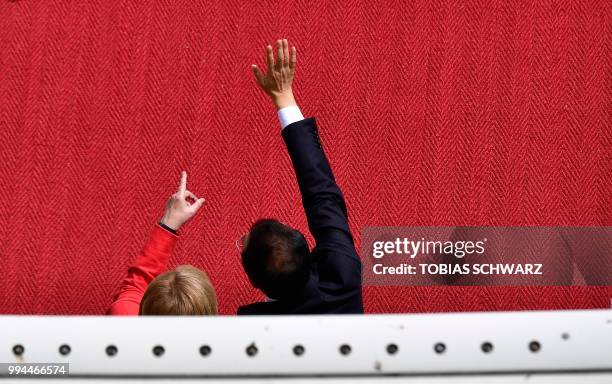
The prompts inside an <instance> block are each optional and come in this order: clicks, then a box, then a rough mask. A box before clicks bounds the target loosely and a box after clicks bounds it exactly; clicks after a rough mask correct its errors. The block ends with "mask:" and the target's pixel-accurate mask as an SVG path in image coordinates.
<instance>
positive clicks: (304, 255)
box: [238, 40, 363, 315]
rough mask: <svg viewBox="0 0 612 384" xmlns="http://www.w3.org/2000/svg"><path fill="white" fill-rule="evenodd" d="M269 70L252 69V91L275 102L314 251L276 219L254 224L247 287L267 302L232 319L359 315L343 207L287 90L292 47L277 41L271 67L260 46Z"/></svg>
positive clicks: (356, 271) (246, 258)
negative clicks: (255, 88)
mask: <svg viewBox="0 0 612 384" xmlns="http://www.w3.org/2000/svg"><path fill="white" fill-rule="evenodd" d="M266 55H267V64H268V71H267V73H266V74H263V73H262V71H261V70H259V68H258V67H257V66H255V65H253V73H254V75H255V78H256V80H257V83H258V84H259V86H260V87H261V88H262V89H263V90H264V91H265V92H266V93H267V94H268V95H269V96H270V98H271V99H272V101H273V102H274V104H275V106H276V108H277V110H278V116H279V119H280V122H281V126H282V135H283V139H284V140H285V144H286V145H287V150H288V152H289V156H290V157H291V161H292V163H293V168H294V169H295V173H296V176H297V181H298V185H299V187H300V192H301V194H302V203H303V205H304V210H305V211H306V217H307V219H308V227H309V229H310V232H311V233H312V235H313V237H314V239H315V241H316V245H315V247H314V249H313V250H312V252H311V251H310V250H309V249H308V244H307V243H306V239H305V238H304V236H303V235H302V234H301V233H300V232H299V231H297V230H295V229H293V228H291V227H289V226H286V225H284V224H282V223H280V222H279V221H277V220H271V219H265V220H260V221H258V222H256V223H255V224H253V226H252V227H251V230H250V232H249V233H248V234H247V235H245V236H243V238H242V239H241V240H240V244H239V245H240V246H241V247H242V264H243V266H244V269H245V271H246V273H247V275H248V276H249V279H250V280H251V283H252V284H253V285H254V286H255V287H256V288H258V289H260V290H261V291H263V292H264V293H265V294H266V296H267V297H268V298H269V300H268V301H266V302H260V303H254V304H250V305H246V306H243V307H240V308H239V309H238V314H239V315H271V314H323V313H363V302H362V295H361V261H360V259H359V256H358V255H357V252H356V251H355V245H354V243H353V237H352V235H351V231H350V229H349V225H348V220H347V212H346V204H345V203H344V198H343V196H342V192H341V191H340V189H339V188H338V185H337V184H336V181H335V180H334V176H333V174H332V171H331V168H330V166H329V163H328V161H327V158H326V157H325V153H324V152H323V147H322V146H321V142H320V140H319V134H318V131H317V124H316V121H315V119H314V118H308V119H304V117H303V116H302V113H301V112H300V109H299V108H298V106H297V104H296V102H295V99H294V97H293V93H292V90H291V84H292V82H293V75H294V72H295V67H296V50H295V47H292V48H291V51H290V50H289V46H288V43H287V40H278V41H277V48H276V61H275V60H274V52H273V49H272V46H268V47H266Z"/></svg>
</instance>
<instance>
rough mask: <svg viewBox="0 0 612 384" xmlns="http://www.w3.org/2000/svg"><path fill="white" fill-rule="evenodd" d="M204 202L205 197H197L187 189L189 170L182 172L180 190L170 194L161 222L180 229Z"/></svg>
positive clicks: (176, 229)
mask: <svg viewBox="0 0 612 384" xmlns="http://www.w3.org/2000/svg"><path fill="white" fill-rule="evenodd" d="M202 204H204V198H199V199H198V198H197V197H196V195H194V194H193V193H192V192H191V191H189V190H188V189H187V172H185V171H183V172H181V181H180V183H179V188H178V191H177V192H176V193H175V194H173V195H172V196H170V199H168V203H167V204H166V211H165V212H164V217H162V219H161V223H162V224H164V225H166V226H168V227H170V228H172V229H174V230H175V231H178V230H179V228H181V226H183V224H185V223H186V222H188V221H189V219H191V218H192V217H193V216H194V215H195V214H196V212H197V211H198V209H200V207H201V206H202Z"/></svg>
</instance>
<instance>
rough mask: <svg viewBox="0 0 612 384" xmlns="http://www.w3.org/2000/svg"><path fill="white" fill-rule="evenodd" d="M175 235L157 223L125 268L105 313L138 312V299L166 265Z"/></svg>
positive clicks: (128, 313)
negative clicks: (116, 292)
mask: <svg viewBox="0 0 612 384" xmlns="http://www.w3.org/2000/svg"><path fill="white" fill-rule="evenodd" d="M177 239H178V236H177V235H175V234H173V233H170V232H169V231H167V230H165V229H163V228H162V227H160V226H159V224H158V225H156V226H155V228H154V229H153V232H152V233H151V236H150V237H149V241H148V242H147V244H146V245H145V247H144V249H143V250H142V252H141V253H140V255H138V257H137V258H136V261H135V262H134V264H133V265H132V266H131V267H130V268H129V269H128V275H127V277H126V278H125V280H123V283H121V287H120V288H119V293H118V294H117V295H116V296H115V299H114V300H113V303H112V304H111V306H110V309H109V310H108V314H109V315H134V316H135V315H138V312H139V311H140V301H141V300H142V296H143V295H144V293H145V290H146V289H147V286H148V285H149V283H150V282H151V281H152V280H153V279H154V278H156V277H157V276H158V275H159V274H161V273H163V272H164V271H165V270H166V264H167V263H168V259H169V258H170V254H171V253H172V248H174V244H175V243H176V240H177Z"/></svg>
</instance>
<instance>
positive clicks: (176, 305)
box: [140, 265, 217, 315]
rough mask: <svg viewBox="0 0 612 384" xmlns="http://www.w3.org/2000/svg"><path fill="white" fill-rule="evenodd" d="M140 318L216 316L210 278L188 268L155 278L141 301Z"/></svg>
mask: <svg viewBox="0 0 612 384" xmlns="http://www.w3.org/2000/svg"><path fill="white" fill-rule="evenodd" d="M140 314H141V315H216V314H217V295H216V294H215V289H214V288H213V286H212V284H211V282H210V279H209V278H208V276H207V275H206V273H204V272H203V271H201V270H199V269H198V268H195V267H193V266H191V265H181V266H179V267H177V268H176V269H175V270H174V271H169V272H166V273H164V274H162V275H159V276H157V277H156V278H155V279H154V280H153V281H152V282H151V283H150V284H149V286H148V287H147V290H146V291H145V293H144V295H143V297H142V301H141V302H140Z"/></svg>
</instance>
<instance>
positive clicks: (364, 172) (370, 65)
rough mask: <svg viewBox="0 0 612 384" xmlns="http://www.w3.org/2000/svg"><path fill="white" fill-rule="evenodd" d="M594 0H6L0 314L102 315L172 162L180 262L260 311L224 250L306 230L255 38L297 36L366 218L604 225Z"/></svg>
mask: <svg viewBox="0 0 612 384" xmlns="http://www.w3.org/2000/svg"><path fill="white" fill-rule="evenodd" d="M611 16H612V6H611V5H610V2H607V1H603V0H602V1H588V0H587V1H580V0H576V1H533V2H531V3H528V2H525V1H506V0H498V1H464V2H455V1H447V2H445V1H419V2H412V1H403V0H397V1H381V2H379V3H378V4H376V3H372V2H371V1H365V0H363V1H357V0H351V1H347V0H344V1H325V2H319V3H318V4H315V3H313V2H310V1H295V2H291V3H290V4H289V3H287V2H285V1H276V2H272V1H267V2H250V1H244V0H231V1H219V2H216V4H215V2H195V1H151V2H145V1H138V2H136V1H133V2H128V1H99V2H93V1H33V0H14V1H6V0H3V1H0V142H1V145H2V148H1V149H2V150H1V151H0V164H1V166H0V180H2V184H1V187H0V258H1V263H0V268H1V271H0V273H1V275H0V276H1V277H0V311H1V312H2V313H47V314H71V313H75V314H77V313H80V314H99V313H103V312H104V311H105V310H106V308H107V307H108V305H109V303H110V300H111V295H112V293H113V292H114V291H115V289H116V288H117V286H118V284H119V282H120V281H121V279H122V277H123V276H124V274H125V272H126V269H127V266H128V264H129V263H130V261H131V260H132V259H133V257H134V256H135V255H136V253H137V252H138V250H139V248H141V247H142V246H143V244H144V241H145V239H146V237H147V236H148V232H149V231H150V229H151V227H152V225H153V224H154V223H155V221H156V220H157V219H158V218H159V217H160V215H161V213H162V210H163V206H164V203H165V199H166V198H167V197H168V196H169V195H170V194H171V193H172V192H173V191H174V189H175V188H176V185H177V181H178V175H179V171H180V170H182V169H186V170H187V171H188V172H189V188H190V189H192V190H193V191H194V192H195V193H196V194H199V195H203V196H205V197H206V199H207V203H206V205H205V207H204V208H203V209H202V210H201V213H200V214H199V216H198V217H197V218H195V219H194V221H193V222H192V223H190V224H189V225H188V227H186V228H185V230H184V232H183V236H182V239H181V241H180V243H179V245H178V248H177V249H176V252H175V253H174V256H173V259H172V261H173V264H177V263H181V264H183V263H191V264H194V265H197V266H200V267H202V268H204V269H205V270H207V271H208V272H209V274H210V275H211V278H212V279H213V282H214V284H215V285H216V287H217V289H218V294H219V300H220V305H221V311H222V312H223V313H234V311H235V309H236V307H237V306H238V305H239V304H244V303H247V302H249V301H251V300H254V299H258V298H259V295H258V294H257V293H256V292H255V291H254V290H253V289H251V288H249V287H248V284H247V282H246V278H245V275H244V273H243V272H242V270H241V267H240V265H239V255H238V253H237V251H236V249H235V246H234V241H235V239H236V238H238V237H239V236H240V235H242V234H243V233H244V232H245V230H246V229H247V227H248V226H249V224H250V223H251V222H252V221H253V220H255V219H256V218H259V217H261V216H272V217H277V218H279V219H281V220H283V221H285V222H287V223H289V224H291V225H295V226H297V227H298V228H300V229H305V219H304V215H303V213H302V211H301V206H300V201H299V196H298V191H297V187H296V183H295V181H294V178H293V175H292V171H291V168H290V163H289V161H288V158H287V155H286V153H285V151H284V147H283V143H282V140H281V138H280V135H279V126H278V122H277V120H276V116H275V112H274V109H273V107H272V106H271V104H270V102H269V101H268V100H267V99H266V97H265V96H264V94H263V93H262V92H261V91H259V90H258V89H257V88H256V86H255V84H254V81H253V79H252V75H251V72H250V64H251V63H258V64H260V65H262V64H263V47H264V46H265V45H266V44H267V43H270V42H272V41H273V40H274V39H276V38H279V37H287V38H289V39H290V42H292V43H294V44H295V45H296V46H297V47H298V60H299V63H298V65H299V67H298V73H297V80H296V84H295V91H296V95H297V98H298V102H299V103H300V105H301V107H302V110H303V112H304V113H305V114H307V115H314V116H316V117H317V118H318V119H319V123H320V130H321V136H322V140H323V143H324V145H325V147H326V149H327V152H328V155H329V158H330V159H331V161H332V165H333V167H334V170H335V173H336V176H337V179H338V181H339V183H340V185H341V187H342V188H343V190H344V192H345V195H346V198H347V200H348V206H349V214H350V222H351V225H352V228H353V230H354V231H355V232H356V233H359V230H360V228H361V227H363V226H368V225H408V226H409V225H438V226H440V225H611V224H612V210H611V209H610V206H611V200H610V196H612V193H611V192H612V190H611V189H612V188H611V183H610V178H611V177H610V176H611V175H610V169H611V157H610V154H611V144H612V134H611V130H612V129H611V121H610V110H611V98H610V97H611V93H612V85H611V80H610V68H611V64H612V63H611V61H612V60H611V52H612V38H611V31H610V25H611V24H610V20H611ZM611 297H612V289H611V288H609V287H600V288H579V287H576V288H512V289H510V288H405V289H395V288H384V289H382V288H366V289H365V303H366V308H367V310H368V311H370V312H415V311H464V310H466V311H468V310H512V309H536V308H542V309H549V308H595V307H609V306H610V300H611V299H610V298H611Z"/></svg>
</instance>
